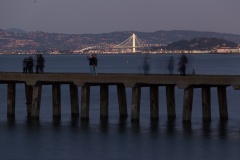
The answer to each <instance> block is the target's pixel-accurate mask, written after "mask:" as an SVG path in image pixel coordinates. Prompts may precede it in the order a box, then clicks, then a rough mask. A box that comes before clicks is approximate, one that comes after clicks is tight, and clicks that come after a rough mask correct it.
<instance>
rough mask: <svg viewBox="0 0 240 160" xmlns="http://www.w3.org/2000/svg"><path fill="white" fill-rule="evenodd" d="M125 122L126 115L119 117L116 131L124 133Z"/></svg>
mask: <svg viewBox="0 0 240 160" xmlns="http://www.w3.org/2000/svg"><path fill="white" fill-rule="evenodd" d="M127 123H128V122H127V118H126V117H119V123H118V131H119V132H120V133H124V132H125V131H126V127H127Z"/></svg>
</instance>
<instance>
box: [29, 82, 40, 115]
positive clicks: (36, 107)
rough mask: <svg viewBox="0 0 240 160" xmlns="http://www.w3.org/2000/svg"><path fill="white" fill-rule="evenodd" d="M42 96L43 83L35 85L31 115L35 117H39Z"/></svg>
mask: <svg viewBox="0 0 240 160" xmlns="http://www.w3.org/2000/svg"><path fill="white" fill-rule="evenodd" d="M41 96H42V84H36V85H34V86H33V102H32V111H31V117H32V118H34V119H39V113H40V103H41Z"/></svg>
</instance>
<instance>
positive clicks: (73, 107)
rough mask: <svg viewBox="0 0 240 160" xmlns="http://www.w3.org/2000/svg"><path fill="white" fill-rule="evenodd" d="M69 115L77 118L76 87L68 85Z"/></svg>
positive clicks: (77, 101)
mask: <svg viewBox="0 0 240 160" xmlns="http://www.w3.org/2000/svg"><path fill="white" fill-rule="evenodd" d="M70 100H71V114H72V116H74V117H78V116H79V100H78V86H76V85H74V84H70Z"/></svg>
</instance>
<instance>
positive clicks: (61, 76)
mask: <svg viewBox="0 0 240 160" xmlns="http://www.w3.org/2000/svg"><path fill="white" fill-rule="evenodd" d="M0 83H1V84H6V85H7V116H8V117H15V97H16V85H17V84H19V83H22V84H25V93H23V94H25V95H26V99H25V100H26V114H27V115H28V117H30V118H33V119H38V118H39V116H40V109H41V94H42V86H43V85H51V86H52V108H53V110H52V111H53V113H52V114H53V117H57V118H60V117H61V85H62V84H68V85H69V89H70V93H69V95H70V101H71V104H70V105H71V115H72V116H74V117H80V118H81V119H82V120H88V119H89V104H90V103H89V102H90V92H91V86H100V93H99V94H100V102H99V103H100V118H108V100H109V93H108V89H109V86H110V85H115V86H117V95H118V104H119V116H120V117H127V116H128V115H129V113H127V107H131V115H130V116H131V120H132V121H139V119H140V99H141V87H149V89H150V90H149V91H150V99H149V111H150V118H151V119H152V120H158V119H159V100H158V94H159V93H158V92H159V90H158V87H159V86H163V87H165V91H166V103H167V104H166V106H167V113H166V114H167V117H168V118H169V119H174V118H176V112H175V103H176V102H175V88H176V87H178V88H180V89H183V90H184V95H183V104H182V105H183V106H182V107H183V115H182V120H183V121H184V122H189V121H191V118H192V104H193V94H194V89H195V88H200V89H201V93H202V119H203V121H211V96H210V95H211V93H210V92H211V88H212V87H216V88H217V95H218V102H219V117H220V119H222V120H227V119H228V108H227V92H226V88H227V87H233V89H235V90H239V89H240V76H238V75H187V76H180V75H162V74H149V75H143V74H98V75H89V74H87V73H44V74H22V73H13V72H10V73H7V72H1V73H0ZM78 87H81V93H78ZM126 87H130V88H131V89H132V97H126ZM80 96H81V101H80V102H79V97H80ZM127 98H131V106H127Z"/></svg>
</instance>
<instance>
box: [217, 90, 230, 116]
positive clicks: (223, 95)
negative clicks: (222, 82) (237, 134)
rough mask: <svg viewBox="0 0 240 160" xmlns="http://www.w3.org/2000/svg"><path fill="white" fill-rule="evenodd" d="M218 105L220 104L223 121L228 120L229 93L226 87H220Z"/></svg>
mask: <svg viewBox="0 0 240 160" xmlns="http://www.w3.org/2000/svg"><path fill="white" fill-rule="evenodd" d="M217 92H218V103H219V114H220V119H221V120H227V119H228V110H227V93H226V86H218V87H217Z"/></svg>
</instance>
